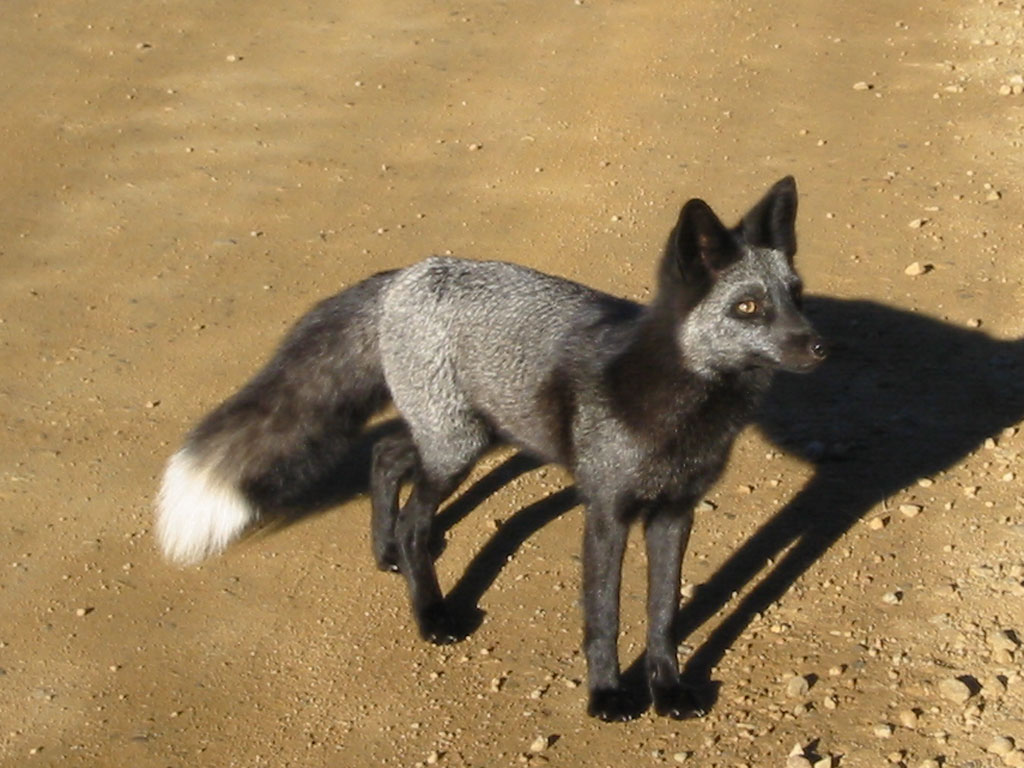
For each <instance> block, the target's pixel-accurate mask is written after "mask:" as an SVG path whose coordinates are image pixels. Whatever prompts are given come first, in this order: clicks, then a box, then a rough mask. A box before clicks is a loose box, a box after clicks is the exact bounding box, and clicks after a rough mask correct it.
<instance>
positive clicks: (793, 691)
mask: <svg viewBox="0 0 1024 768" xmlns="http://www.w3.org/2000/svg"><path fill="white" fill-rule="evenodd" d="M810 690H811V684H810V683H809V682H808V681H807V678H806V677H804V676H803V675H797V676H796V677H792V678H790V679H789V681H788V682H787V683H786V695H787V696H788V697H789V698H791V699H799V698H802V697H804V696H806V695H807V692H808V691H810Z"/></svg>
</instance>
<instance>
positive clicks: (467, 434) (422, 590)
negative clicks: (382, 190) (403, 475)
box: [380, 414, 491, 644]
mask: <svg viewBox="0 0 1024 768" xmlns="http://www.w3.org/2000/svg"><path fill="white" fill-rule="evenodd" d="M462 416H463V418H459V419H451V420H449V422H448V424H447V429H446V430H445V433H444V434H439V433H437V432H436V431H431V432H428V433H427V434H426V435H420V434H417V433H416V430H415V427H414V428H413V432H414V435H416V436H415V437H414V438H413V440H412V441H410V443H409V445H413V446H414V448H413V450H414V456H415V460H414V461H413V462H412V466H413V467H414V468H413V469H412V490H411V491H410V493H409V498H408V500H407V501H406V502H405V504H404V505H403V506H402V507H401V509H400V510H399V511H398V514H397V517H396V518H395V522H394V541H395V542H396V549H397V554H398V567H399V570H400V571H401V572H402V574H403V575H404V576H405V578H406V581H407V583H408V586H409V597H410V600H411V602H412V612H413V617H414V618H415V619H416V624H417V626H418V629H419V631H420V634H421V635H422V636H423V637H424V638H425V639H427V640H430V641H431V642H433V643H438V644H443V643H450V642H454V641H456V640H458V639H459V634H458V632H457V631H456V629H455V626H454V622H453V621H452V620H451V617H450V616H449V614H448V610H447V608H446V606H445V603H444V595H443V594H442V592H441V587H440V585H439V583H438V580H437V571H436V569H435V568H434V558H433V556H432V549H431V544H432V530H431V528H432V524H433V519H434V515H435V513H436V512H437V509H438V507H439V506H440V505H441V503H442V502H443V501H444V500H445V499H446V498H447V497H448V496H449V495H450V494H451V493H452V492H453V491H454V490H455V489H456V488H457V487H458V485H459V483H460V482H462V480H463V478H464V477H465V476H466V474H467V473H468V471H469V469H470V468H471V467H472V466H473V463H474V462H475V461H476V459H477V457H478V456H479V455H480V454H481V453H482V452H483V450H484V449H485V448H486V447H487V446H488V445H489V444H490V441H491V437H490V434H489V432H488V430H487V429H486V427H485V426H484V425H483V424H482V423H480V422H478V421H477V420H476V419H475V418H472V417H471V416H469V415H468V414H462ZM395 445H397V444H395ZM424 446H426V448H425V447H424ZM386 452H387V449H384V450H382V454H383V453H386ZM396 452H398V453H400V455H401V456H403V457H407V456H408V453H407V452H406V451H405V450H404V449H403V450H402V451H398V450H397V448H396ZM408 461H409V460H408V458H405V459H403V460H400V461H397V462H396V463H395V464H394V467H396V470H395V472H397V471H398V470H402V471H403V472H405V471H408V470H407V469H406V467H407V463H406V462H408ZM384 463H386V462H383V461H382V466H383V464H384ZM392 474H394V473H392ZM382 475H383V472H382ZM381 485H382V489H381V492H382V501H389V502H390V501H391V494H392V490H391V486H390V485H387V484H386V483H384V482H382V484H381ZM385 491H386V492H387V495H386V496H385V495H384V492H385ZM394 493H397V491H394ZM384 509H390V507H387V508H384ZM380 519H381V521H382V522H381V523H380V525H381V527H383V526H384V522H383V521H386V520H387V514H386V512H382V514H381V517H380ZM385 540H386V539H385Z"/></svg>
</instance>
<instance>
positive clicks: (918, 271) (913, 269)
mask: <svg viewBox="0 0 1024 768" xmlns="http://www.w3.org/2000/svg"><path fill="white" fill-rule="evenodd" d="M928 271H929V269H928V266H927V265H925V264H922V263H921V262H919V261H914V262H911V263H910V264H908V265H907V267H906V269H904V270H903V274H905V275H909V276H910V277H920V276H921V275H924V274H926V273H927V272H928Z"/></svg>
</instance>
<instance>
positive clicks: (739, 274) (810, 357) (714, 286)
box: [659, 176, 826, 377]
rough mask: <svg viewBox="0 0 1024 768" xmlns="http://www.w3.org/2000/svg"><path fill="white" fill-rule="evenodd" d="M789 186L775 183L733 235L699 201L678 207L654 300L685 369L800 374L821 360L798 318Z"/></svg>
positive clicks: (820, 349)
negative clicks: (671, 326)
mask: <svg viewBox="0 0 1024 768" xmlns="http://www.w3.org/2000/svg"><path fill="white" fill-rule="evenodd" d="M796 208H797V193H796V182H795V181H794V179H793V177H791V176H787V177H786V178H784V179H781V180H780V181H778V182H777V183H776V184H775V185H774V186H772V188H771V189H770V190H769V191H768V193H767V194H766V195H765V196H764V197H763V198H762V199H761V201H760V202H759V203H757V205H755V206H754V207H753V208H751V209H750V211H749V212H748V213H747V214H746V215H745V216H744V217H743V218H742V220H741V221H740V223H739V224H737V225H736V226H735V227H733V228H731V229H730V228H727V227H726V226H725V225H723V224H722V222H721V221H720V220H719V218H718V216H716V215H715V213H714V211H712V210H711V207H710V206H709V205H708V204H707V203H705V202H704V201H703V200H698V199H693V200H690V201H689V202H687V203H686V205H684V206H683V208H682V211H680V214H679V221H678V223H677V224H676V227H675V229H673V231H672V235H671V237H670V238H669V243H668V247H667V249H666V252H665V258H664V260H663V262H662V273H661V285H660V286H659V299H660V300H661V301H662V302H663V303H667V305H668V306H670V307H672V308H673V309H672V314H673V322H674V323H675V324H676V325H675V339H676V342H677V344H678V345H679V347H680V349H681V351H682V354H683V358H684V360H685V365H686V367H687V368H689V369H691V370H693V371H694V372H696V373H698V374H700V375H702V376H708V377H710V376H715V375H719V374H722V373H727V372H733V371H741V370H746V369H749V368H781V369H783V370H787V371H794V372H806V371H810V370H812V369H813V368H815V367H816V366H817V365H818V364H819V363H820V362H821V361H822V360H824V358H825V356H826V347H825V343H824V341H823V340H822V338H821V337H820V336H818V334H817V333H816V332H815V331H814V329H813V328H812V327H811V324H810V322H808V320H807V318H806V317H805V316H804V314H803V311H802V309H801V305H802V300H801V299H802V297H801V293H802V283H801V281H800V277H799V276H798V275H797V273H796V271H795V270H794V268H793V257H794V255H795V254H796V230H795V225H796Z"/></svg>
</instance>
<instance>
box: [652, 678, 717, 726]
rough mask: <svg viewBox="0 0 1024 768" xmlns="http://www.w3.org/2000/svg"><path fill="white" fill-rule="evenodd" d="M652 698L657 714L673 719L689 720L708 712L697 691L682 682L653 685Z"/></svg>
mask: <svg viewBox="0 0 1024 768" xmlns="http://www.w3.org/2000/svg"><path fill="white" fill-rule="evenodd" d="M651 699H652V701H653V703H654V711H655V712H656V713H657V714H659V715H661V716H662V717H671V718H672V719H673V720H688V719H690V718H692V717H704V715H705V714H707V712H706V708H705V706H704V703H703V702H702V701H701V699H700V697H699V696H698V695H697V691H696V690H695V689H693V688H691V687H689V686H686V685H683V684H682V683H675V684H672V685H652V686H651Z"/></svg>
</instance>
